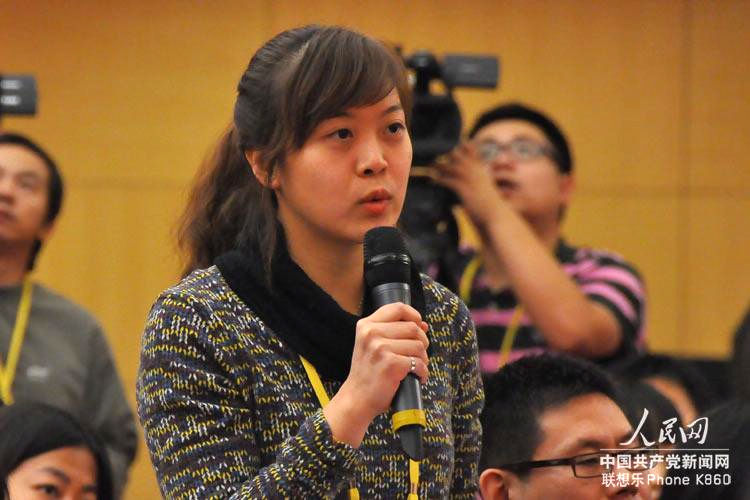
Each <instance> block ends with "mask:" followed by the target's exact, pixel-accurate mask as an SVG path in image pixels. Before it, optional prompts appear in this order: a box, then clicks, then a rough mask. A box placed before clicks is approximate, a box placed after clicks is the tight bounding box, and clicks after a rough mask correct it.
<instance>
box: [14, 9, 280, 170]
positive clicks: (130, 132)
mask: <svg viewBox="0 0 750 500" xmlns="http://www.w3.org/2000/svg"><path fill="white" fill-rule="evenodd" d="M264 6H265V3H264V2H255V4H254V5H253V4H252V3H250V4H248V3H246V2H224V3H223V4H222V7H221V8H219V7H218V6H217V7H214V6H209V5H208V4H202V3H199V2H179V1H176V0H169V1H166V2H141V1H130V2H121V3H112V2H93V1H84V2H47V1H42V2H20V1H19V2H10V4H9V5H8V6H5V5H4V6H3V14H2V21H0V23H3V26H2V29H0V46H2V47H3V48H2V49H0V50H3V57H2V59H0V63H1V64H2V67H1V69H0V71H12V72H30V73H34V74H35V75H36V77H37V80H38V85H39V91H40V97H39V111H38V116H37V117H35V118H34V119H33V120H26V119H18V126H22V127H23V128H24V130H27V131H28V132H29V133H31V134H34V135H36V136H39V137H44V138H45V143H46V144H47V145H49V148H50V150H51V151H54V152H55V156H56V157H57V159H58V160H59V162H60V163H61V164H62V165H63V166H65V168H66V173H67V174H68V177H69V178H72V179H76V178H85V179H98V180H99V181H105V182H110V183H117V182H122V181H127V182H140V181H143V180H144V179H149V180H158V181H160V182H165V181H166V182H184V181H186V180H187V179H189V178H190V177H192V174H193V172H194V169H195V165H196V164H197V162H198V161H199V160H200V159H201V158H202V157H203V155H204V153H205V151H206V149H207V148H208V147H209V145H210V144H211V143H212V141H213V139H214V138H215V137H216V136H217V134H218V132H219V131H220V130H221V129H223V128H224V126H225V125H226V124H227V123H229V121H230V119H231V116H232V106H233V103H234V99H233V95H234V91H235V88H236V85H237V81H238V80H239V76H240V75H241V74H242V71H243V69H244V67H245V66H246V65H247V63H248V61H249V60H250V56H251V55H252V52H253V51H254V50H255V49H256V48H257V47H258V46H259V44H260V43H261V42H262V41H263V40H265V39H266V38H267V35H266V29H267V19H266V17H264V16H263V15H262V14H263V12H264ZM259 14H260V15H259ZM8 20H10V22H9V21H8ZM6 23H7V26H6V25H5V24H6ZM14 123H16V120H13V119H8V120H7V124H6V127H10V126H11V124H14Z"/></svg>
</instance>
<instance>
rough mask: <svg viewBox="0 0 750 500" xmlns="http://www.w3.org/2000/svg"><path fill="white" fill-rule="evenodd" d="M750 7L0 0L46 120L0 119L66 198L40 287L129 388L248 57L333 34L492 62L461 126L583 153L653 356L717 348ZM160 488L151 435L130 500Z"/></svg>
mask: <svg viewBox="0 0 750 500" xmlns="http://www.w3.org/2000/svg"><path fill="white" fill-rule="evenodd" d="M749 17H750V3H749V2H747V1H744V0H727V1H724V2H689V1H686V0H665V1H661V2H653V1H648V0H636V1H611V2H581V1H576V0H563V1H558V2H549V1H541V0H531V1H520V0H513V1H511V0H502V1H496V0H476V1H473V2H464V3H459V2H454V1H452V0H438V1H430V0H415V1H413V2H406V1H387V0H376V1H373V2H367V3H356V2H355V3H353V2H342V1H340V0H330V1H323V2H306V1H302V0H294V1H292V0H288V1H280V2H272V1H269V0H257V1H250V2H245V1H239V0H232V1H223V2H220V3H217V2H212V3H206V2H185V1H178V0H166V1H160V2H146V1H143V0H128V1H126V2H119V3H117V4H113V3H112V2H94V1H81V2H52V1H39V2H26V1H22V0H9V1H5V2H3V7H2V14H1V15H0V72H1V71H5V72H29V73H33V74H35V75H36V76H37V79H38V82H39V87H40V108H39V114H38V116H36V117H34V118H31V119H27V118H5V119H3V122H2V127H4V128H6V129H15V130H20V131H23V132H26V133H28V134H29V135H31V136H33V137H36V138H38V139H39V140H40V142H42V143H43V144H44V145H45V146H47V147H48V148H49V149H50V151H51V152H52V153H53V155H54V156H55V157H56V158H57V159H58V161H59V163H60V164H61V166H62V168H63V171H64V174H65V176H66V178H67V180H68V185H69V187H70V189H69V192H68V198H67V200H66V205H65V208H64V212H63V215H62V218H61V220H60V224H59V227H58V230H57V233H56V234H55V235H54V237H53V239H52V240H51V242H50V243H49V245H48V247H47V248H46V249H45V251H44V254H43V255H42V258H41V260H40V268H39V272H38V277H39V279H40V280H42V281H44V282H46V283H49V284H50V285H51V286H53V287H55V288H57V289H59V290H60V291H62V292H63V293H65V294H67V295H69V296H71V297H72V298H74V299H76V300H78V301H79V302H81V303H82V304H83V305H85V306H86V307H87V308H89V309H90V310H91V311H92V312H93V313H94V314H96V315H97V316H98V317H99V318H100V320H101V321H102V323H103V324H104V326H105V327H106V329H107V332H108V335H109V338H110V341H111V344H112V347H113V350H114V352H115V355H116V358H117V362H118V368H119V370H120V373H121V375H122V377H123V380H124V382H125V384H126V386H127V387H128V388H129V390H130V388H132V386H133V383H134V380H135V373H136V370H137V357H138V349H139V345H138V344H139V336H140V331H141V329H142V327H143V320H144V317H145V314H146V312H147V309H148V306H149V305H150V304H151V302H152V301H153V299H154V298H155V296H156V294H158V292H159V291H160V290H162V289H163V288H165V287H167V286H169V285H171V284H173V283H174V282H175V280H176V273H177V262H176V258H175V254H174V251H173V246H172V241H173V238H172V237H171V235H170V233H169V230H170V229H171V228H172V226H173V223H174V219H175V217H176V215H177V213H178V212H179V210H180V209H181V204H182V200H183V194H184V190H185V189H186V187H187V185H188V181H189V179H190V178H192V176H193V173H194V171H195V168H196V166H197V165H198V163H199V162H200V160H201V159H202V158H203V157H204V155H205V154H206V153H207V151H208V149H209V148H210V146H211V145H212V144H213V143H214V141H215V140H216V138H217V137H218V135H219V133H220V132H221V130H222V129H223V127H224V125H225V124H226V123H227V122H228V120H229V119H230V116H231V107H232V103H233V94H234V88H235V85H236V83H237V80H238V78H239V76H240V75H241V73H242V70H243V69H244V67H245V65H246V64H247V62H248V60H249V58H250V56H251V54H252V53H253V52H254V50H255V49H257V48H258V46H259V45H260V44H261V42H262V41H264V40H266V39H268V38H269V37H270V36H271V35H273V34H275V33H276V32H278V31H280V30H282V29H286V28H288V27H291V26H294V25H300V24H306V23H309V22H323V23H341V24H346V25H349V26H352V27H355V28H357V29H360V30H363V31H365V32H367V33H370V34H372V35H374V36H376V37H378V38H381V39H384V40H386V41H390V42H393V43H400V44H401V45H402V46H403V48H404V50H405V51H406V52H407V53H409V52H411V51H413V50H415V49H418V48H426V49H430V50H433V51H434V52H435V53H436V54H438V55H439V54H443V53H445V52H479V53H491V54H497V55H499V56H500V58H501V64H502V70H501V71H502V74H501V84H500V87H499V88H498V89H497V90H494V91H482V90H459V91H457V92H456V97H457V99H458V100H459V103H460V105H461V107H462V110H463V112H464V118H465V120H466V122H470V121H471V120H472V119H473V118H474V117H475V116H476V115H477V113H478V112H479V111H481V110H483V109H486V108H487V107H489V106H491V105H493V104H495V103H497V102H499V101H501V100H509V99H518V100H522V101H525V102H528V103H530V104H533V105H536V106H538V107H540V108H542V109H544V110H547V111H548V112H549V113H550V114H551V115H552V116H554V117H555V118H556V119H557V120H558V121H559V122H560V124H561V125H562V127H563V128H564V129H565V130H566V131H567V133H568V135H569V137H570V139H571V142H572V143H573V148H574V152H575V155H576V159H577V169H576V175H577V181H578V186H579V187H578V192H577V194H576V197H575V199H574V202H573V206H572V207H571V210H570V212H569V214H568V218H567V222H566V225H565V231H566V233H567V234H568V235H569V237H570V240H571V241H572V242H575V243H586V244H591V245H594V246H602V247H606V248H611V249H613V250H616V251H618V252H620V253H622V254H623V255H625V256H626V257H627V258H628V259H630V260H631V261H633V262H634V263H636V265H637V266H638V267H639V268H640V269H641V271H642V272H643V273H644V275H645V278H646V281H647V284H648V288H649V303H650V307H649V332H650V344H651V346H652V348H655V349H657V350H665V351H671V352H680V353H691V354H710V355H723V354H726V352H727V348H728V345H729V332H728V331H727V329H728V328H729V325H733V324H734V323H735V322H736V320H737V318H738V317H739V315H740V313H741V310H742V308H743V307H745V304H746V303H747V301H748V298H749V297H748V288H749V282H750V277H748V275H747V272H746V271H745V268H746V267H747V266H746V264H745V263H744V261H745V257H744V256H745V254H746V253H747V252H746V251H745V249H746V248H747V247H748V246H749V245H748V244H749V243H750V241H749V240H750V235H749V234H748V226H749V225H748V224H747V214H748V208H750V207H749V206H748V199H749V197H750V195H749V191H750V168H748V167H749V166H750V165H748V161H747V159H746V158H747V157H748V155H747V154H746V151H745V149H746V145H745V144H744V142H746V141H744V133H745V131H746V130H748V129H749V128H750V123H749V122H748V120H750V118H748V117H750V109H748V108H749V107H750V104H749V103H750V89H748V83H747V81H748V72H749V71H750V67H749V66H748V64H750V63H748V58H747V57H746V52H747V49H748V48H750V41H748V33H747V30H745V29H744V25H743V24H742V23H743V22H744V20H745V19H748V18H749ZM129 397H130V398H131V401H132V398H134V394H133V393H132V391H131V392H130V394H129ZM156 496H158V492H157V489H156V486H155V479H154V476H153V472H152V471H151V469H150V465H149V463H148V457H147V456H146V453H145V445H144V446H143V447H142V448H141V450H140V453H139V456H138V461H137V464H136V467H135V469H134V470H133V477H132V481H131V484H130V487H129V490H128V495H127V498H154V497H156Z"/></svg>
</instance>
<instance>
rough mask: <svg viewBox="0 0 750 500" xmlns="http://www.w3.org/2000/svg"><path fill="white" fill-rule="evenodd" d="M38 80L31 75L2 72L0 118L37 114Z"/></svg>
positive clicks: (0, 78) (0, 76)
mask: <svg viewBox="0 0 750 500" xmlns="http://www.w3.org/2000/svg"><path fill="white" fill-rule="evenodd" d="M36 103H37V92H36V80H35V79H34V77H33V76H31V75H3V74H0V118H2V117H3V115H34V114H36Z"/></svg>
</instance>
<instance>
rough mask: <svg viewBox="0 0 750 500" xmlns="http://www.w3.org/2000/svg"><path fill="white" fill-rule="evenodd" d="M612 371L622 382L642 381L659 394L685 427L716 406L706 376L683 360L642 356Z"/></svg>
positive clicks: (655, 355)
mask: <svg viewBox="0 0 750 500" xmlns="http://www.w3.org/2000/svg"><path fill="white" fill-rule="evenodd" d="M612 371H613V372H614V373H616V374H617V375H618V376H619V377H620V378H622V379H625V380H630V381H635V380H641V381H643V382H645V383H647V384H649V385H650V386H651V387H653V388H654V389H656V390H657V391H659V392H660V393H661V394H662V395H663V396H665V397H666V398H667V399H669V401H670V402H671V403H672V404H673V405H674V407H675V408H676V409H677V412H678V414H679V417H680V420H681V421H682V422H683V424H684V425H689V424H690V423H691V422H693V421H694V420H695V419H696V418H697V417H698V414H699V413H703V412H705V411H706V410H708V409H709V408H711V406H712V405H713V404H714V403H715V399H716V398H715V397H714V394H713V391H712V390H711V387H710V385H709V383H708V381H706V379H705V377H703V375H701V373H700V372H699V371H698V370H697V369H695V368H693V367H692V366H691V365H690V364H689V363H687V362H686V361H684V360H681V359H678V358H675V357H672V356H668V355H664V354H645V355H643V356H639V357H637V358H633V359H629V360H626V361H623V362H621V363H617V364H616V365H614V366H612Z"/></svg>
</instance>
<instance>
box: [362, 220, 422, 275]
mask: <svg viewBox="0 0 750 500" xmlns="http://www.w3.org/2000/svg"><path fill="white" fill-rule="evenodd" d="M364 252H365V281H366V282H367V285H368V286H370V287H374V286H378V285H381V284H383V283H409V276H410V273H411V266H410V264H409V263H410V258H409V252H408V251H407V249H406V243H405V242H404V238H403V237H402V236H401V233H400V232H399V230H398V229H396V228H395V227H388V226H383V227H376V228H373V229H370V230H369V231H367V233H366V234H365V242H364ZM383 257H385V258H383ZM396 257H398V258H396Z"/></svg>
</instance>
